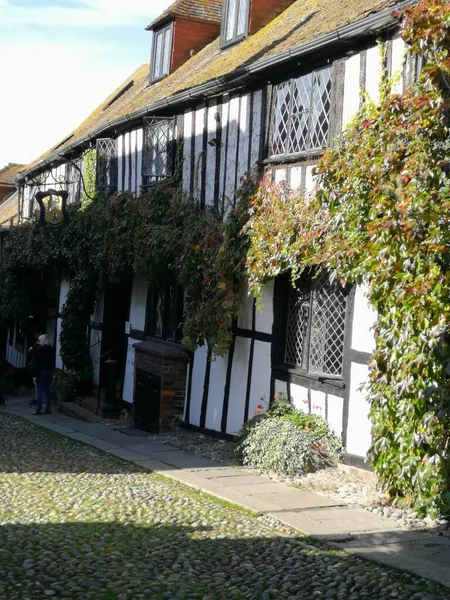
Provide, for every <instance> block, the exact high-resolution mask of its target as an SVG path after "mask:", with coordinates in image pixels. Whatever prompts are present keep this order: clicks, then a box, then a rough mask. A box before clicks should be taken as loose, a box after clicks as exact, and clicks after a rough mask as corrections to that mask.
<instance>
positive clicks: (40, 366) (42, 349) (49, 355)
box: [29, 344, 55, 377]
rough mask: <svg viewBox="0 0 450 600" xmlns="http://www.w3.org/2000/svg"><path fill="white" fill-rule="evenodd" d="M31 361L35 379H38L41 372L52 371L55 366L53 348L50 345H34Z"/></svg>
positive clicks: (30, 354)
mask: <svg viewBox="0 0 450 600" xmlns="http://www.w3.org/2000/svg"><path fill="white" fill-rule="evenodd" d="M29 359H30V370H31V375H32V376H33V377H37V376H38V375H39V374H40V372H41V371H52V370H53V367H54V364H55V361H54V357H53V348H52V347H51V346H49V345H45V346H41V345H40V344H34V346H33V347H32V348H31V350H30V353H29Z"/></svg>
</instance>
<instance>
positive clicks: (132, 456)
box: [108, 448, 147, 463]
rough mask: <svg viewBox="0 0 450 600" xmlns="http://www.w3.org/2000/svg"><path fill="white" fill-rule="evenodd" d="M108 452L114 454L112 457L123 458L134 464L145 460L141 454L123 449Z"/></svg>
mask: <svg viewBox="0 0 450 600" xmlns="http://www.w3.org/2000/svg"><path fill="white" fill-rule="evenodd" d="M108 452H109V453H110V454H114V456H118V457H119V458H123V459H124V460H130V461H131V462H136V463H137V462H139V461H141V460H145V459H146V458H147V457H146V456H144V455H143V454H139V453H138V452H133V451H131V450H125V448H115V449H113V450H108Z"/></svg>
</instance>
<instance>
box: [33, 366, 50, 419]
mask: <svg viewBox="0 0 450 600" xmlns="http://www.w3.org/2000/svg"><path fill="white" fill-rule="evenodd" d="M52 379H53V371H52V370H50V369H44V370H43V371H41V372H40V373H39V375H38V376H37V377H36V402H37V409H38V410H42V401H43V400H44V394H45V398H46V400H47V410H50V409H51V407H52Z"/></svg>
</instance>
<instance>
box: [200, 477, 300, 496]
mask: <svg viewBox="0 0 450 600" xmlns="http://www.w3.org/2000/svg"><path fill="white" fill-rule="evenodd" d="M208 480H209V481H210V482H211V484H212V485H227V486H228V485H229V486H230V487H237V486H241V485H245V486H246V487H250V486H251V488H252V489H253V488H254V487H255V485H260V484H262V483H264V480H263V479H262V477H259V476H258V475H244V476H234V477H233V476H229V477H227V478H226V479H225V478H224V477H208ZM270 483H272V485H278V484H277V483H276V482H275V481H273V482H270V481H267V484H270ZM285 487H287V488H288V486H285ZM291 489H292V488H288V490H291ZM255 493H257V492H255Z"/></svg>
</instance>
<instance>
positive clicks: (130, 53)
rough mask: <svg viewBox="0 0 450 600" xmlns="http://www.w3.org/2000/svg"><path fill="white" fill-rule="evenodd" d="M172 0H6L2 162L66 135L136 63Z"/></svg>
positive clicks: (1, 32) (1, 34)
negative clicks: (152, 24)
mask: <svg viewBox="0 0 450 600" xmlns="http://www.w3.org/2000/svg"><path fill="white" fill-rule="evenodd" d="M171 3H172V0H0V81H1V82H2V86H1V100H0V168H1V167H2V166H4V165H5V164H7V163H8V162H22V163H28V162H30V161H31V160H34V159H35V158H37V157H38V156H39V155H40V154H42V153H43V152H45V151H46V150H47V149H49V148H50V147H52V146H54V145H55V144H56V143H57V142H58V141H60V140H62V139H63V138H64V137H66V136H67V135H68V134H69V133H70V132H71V131H72V130H73V129H74V128H75V127H76V126H77V125H79V123H80V122H81V121H82V120H83V119H84V118H85V117H86V116H87V115H88V114H89V113H90V112H91V111H92V110H93V109H94V108H95V107H96V106H98V105H99V104H100V103H101V102H102V101H103V99H104V98H106V96H108V95H109V94H110V93H111V91H112V90H114V89H115V88H116V87H117V86H118V85H120V83H121V82H122V81H123V80H124V79H126V77H128V76H129V75H130V74H131V73H132V72H133V71H134V69H135V68H136V67H138V66H139V65H140V64H142V63H144V62H146V61H148V60H149V56H150V40H151V34H150V33H149V32H148V31H145V26H146V25H148V24H149V23H150V22H151V21H152V20H153V19H154V18H155V17H156V16H158V15H159V14H160V13H161V12H163V11H164V10H165V8H167V6H169V5H170V4H171Z"/></svg>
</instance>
